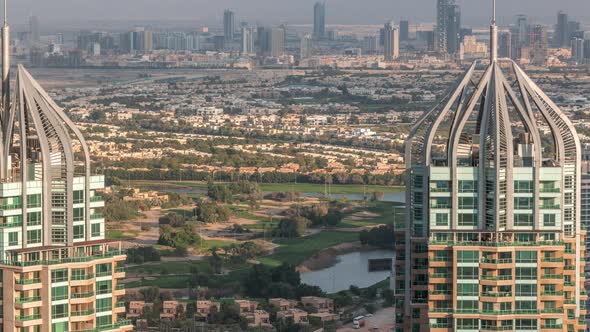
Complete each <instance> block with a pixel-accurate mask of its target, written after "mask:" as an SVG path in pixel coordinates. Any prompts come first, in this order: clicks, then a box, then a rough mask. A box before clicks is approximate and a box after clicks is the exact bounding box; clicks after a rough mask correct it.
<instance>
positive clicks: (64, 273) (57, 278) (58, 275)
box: [51, 269, 68, 282]
mask: <svg viewBox="0 0 590 332" xmlns="http://www.w3.org/2000/svg"><path fill="white" fill-rule="evenodd" d="M51 281H52V282H61V281H68V269H59V270H53V271H51Z"/></svg>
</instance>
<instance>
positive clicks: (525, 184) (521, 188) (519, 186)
mask: <svg viewBox="0 0 590 332" xmlns="http://www.w3.org/2000/svg"><path fill="white" fill-rule="evenodd" d="M514 192H516V193H532V192H533V181H514Z"/></svg>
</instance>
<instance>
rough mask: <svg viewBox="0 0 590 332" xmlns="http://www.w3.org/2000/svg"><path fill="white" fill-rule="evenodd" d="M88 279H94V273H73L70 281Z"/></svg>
mask: <svg viewBox="0 0 590 332" xmlns="http://www.w3.org/2000/svg"><path fill="white" fill-rule="evenodd" d="M90 279H94V274H84V275H73V276H72V277H71V280H72V281H80V280H90Z"/></svg>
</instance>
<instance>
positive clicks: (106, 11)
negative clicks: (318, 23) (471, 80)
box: [0, 0, 590, 25]
mask: <svg viewBox="0 0 590 332" xmlns="http://www.w3.org/2000/svg"><path fill="white" fill-rule="evenodd" d="M0 1H1V0H0ZM9 1H10V2H9V7H10V11H11V17H12V22H15V23H23V22H25V21H26V17H28V16H29V15H30V14H31V13H34V14H35V15H37V16H39V17H40V20H41V22H42V23H43V22H45V23H46V24H49V22H50V23H51V24H52V25H55V24H58V23H59V22H60V21H61V22H63V23H64V24H65V23H66V22H72V21H105V20H115V21H121V20H130V21H131V20H134V21H146V20H160V21H166V20H183V21H186V20H191V21H195V22H197V23H201V24H213V23H216V22H219V21H220V20H221V17H222V13H223V9H224V8H231V9H234V10H235V11H236V16H237V17H238V19H239V20H244V21H248V22H252V23H255V22H261V23H276V22H281V23H290V24H301V23H310V22H311V20H312V6H313V3H315V0H9ZM457 2H458V3H459V4H460V5H461V6H462V9H463V21H464V22H465V23H466V24H480V23H484V22H485V21H487V17H489V8H490V7H491V4H490V3H491V0H457ZM435 4H436V0H328V4H327V5H328V10H327V11H328V18H327V23H328V24H334V23H357V24H380V23H381V22H383V21H385V20H388V19H394V20H396V21H398V20H399V18H400V17H407V18H409V19H411V20H421V21H424V22H433V21H434V15H435ZM498 8H499V9H498V16H499V21H500V22H502V21H505V22H512V19H513V17H514V15H515V14H517V13H525V14H528V15H530V16H531V17H533V18H535V19H536V20H538V21H539V22H547V23H550V22H553V20H555V19H554V17H555V15H556V13H557V11H558V10H564V11H566V12H568V13H570V15H571V16H573V17H575V18H577V19H581V20H588V21H590V0H498ZM484 20H485V21H484Z"/></svg>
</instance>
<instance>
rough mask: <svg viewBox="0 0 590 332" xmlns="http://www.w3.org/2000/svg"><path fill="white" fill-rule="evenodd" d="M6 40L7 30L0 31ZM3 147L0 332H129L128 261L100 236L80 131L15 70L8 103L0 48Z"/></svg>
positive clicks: (94, 181) (98, 183) (94, 186)
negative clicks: (124, 283) (125, 316)
mask: <svg viewBox="0 0 590 332" xmlns="http://www.w3.org/2000/svg"><path fill="white" fill-rule="evenodd" d="M2 37H3V41H4V45H7V41H8V38H9V37H8V25H7V24H6V23H5V24H4V27H3V33H2ZM2 64H3V67H2V74H3V76H2V79H3V84H2V86H3V89H2V115H1V121H0V122H1V129H2V130H1V135H2V142H1V143H2V144H1V145H0V178H1V181H0V182H1V183H0V201H1V205H0V255H1V256H2V258H1V259H2V261H1V262H0V275H1V276H2V278H1V280H0V281H1V282H2V284H1V286H0V287H1V288H0V289H1V293H0V296H1V300H2V303H3V305H2V307H1V308H2V309H1V310H2V312H1V315H2V316H1V317H2V318H1V323H0V325H1V329H2V331H11V332H12V331H15V332H16V331H21V332H33V331H35V332H36V331H43V332H50V331H51V332H53V331H90V330H92V331H95V330H100V331H129V330H131V329H132V326H131V323H130V322H129V321H125V320H119V315H120V314H124V313H125V307H124V305H122V303H121V302H119V301H120V299H121V298H122V296H123V295H124V294H125V290H124V289H123V288H122V285H121V284H119V280H121V278H123V277H124V276H125V272H124V271H123V270H122V267H121V266H122V265H121V264H122V263H123V262H124V261H125V258H126V257H125V255H124V254H123V253H122V251H121V248H120V245H119V244H118V243H112V242H109V241H107V240H105V225H104V219H103V217H102V215H101V214H100V212H101V209H102V208H103V207H104V202H103V201H102V199H101V196H99V195H98V194H97V191H98V190H101V189H103V188H104V178H103V177H102V176H92V175H91V168H90V155H89V153H88V147H87V145H86V142H85V140H84V138H83V137H82V135H81V134H80V131H79V130H78V129H77V128H76V126H75V125H74V124H73V122H71V121H70V120H69V119H68V118H67V117H66V116H65V115H64V113H63V112H62V110H61V109H60V108H59V106H57V105H56V104H55V103H54V102H53V101H52V100H51V98H50V97H49V96H48V95H47V94H46V93H45V91H44V90H43V89H42V88H41V87H40V86H39V84H37V82H36V81H35V80H34V79H33V78H32V77H31V75H30V74H29V73H28V72H27V71H26V70H25V69H24V68H23V67H22V66H19V67H18V73H17V77H16V80H17V84H16V91H15V92H16V93H15V94H14V95H13V96H12V97H14V98H13V102H12V103H11V102H10V99H11V94H10V73H9V68H10V66H9V61H8V47H6V46H5V47H3V63H2Z"/></svg>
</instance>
